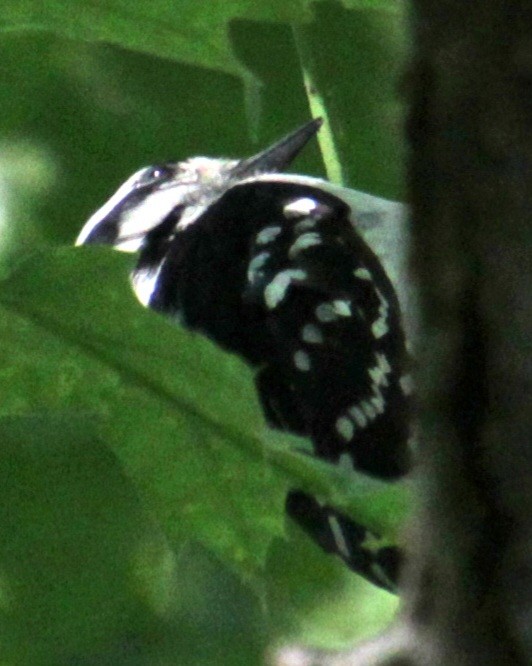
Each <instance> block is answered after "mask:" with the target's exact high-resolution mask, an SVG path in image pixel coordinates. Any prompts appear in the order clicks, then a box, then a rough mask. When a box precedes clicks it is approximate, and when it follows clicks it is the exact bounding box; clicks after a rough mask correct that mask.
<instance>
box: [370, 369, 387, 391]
mask: <svg viewBox="0 0 532 666" xmlns="http://www.w3.org/2000/svg"><path fill="white" fill-rule="evenodd" d="M368 374H369V376H370V377H371V379H372V381H373V383H374V384H375V386H388V385H389V384H390V382H389V381H388V378H387V377H386V372H385V371H384V370H383V369H382V367H381V366H380V364H378V365H375V366H374V367H373V368H370V369H369V370H368Z"/></svg>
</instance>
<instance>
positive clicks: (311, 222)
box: [294, 217, 318, 234]
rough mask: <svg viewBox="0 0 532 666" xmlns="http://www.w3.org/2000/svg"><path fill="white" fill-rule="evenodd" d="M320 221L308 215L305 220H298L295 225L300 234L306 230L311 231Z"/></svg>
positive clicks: (295, 229)
mask: <svg viewBox="0 0 532 666" xmlns="http://www.w3.org/2000/svg"><path fill="white" fill-rule="evenodd" d="M317 223H318V221H317V220H316V219H315V218H313V217H306V218H305V219H304V220H301V222H298V223H297V224H296V225H295V226H294V231H295V232H296V233H297V234H300V233H302V232H304V231H310V229H314V227H315V226H316V224H317Z"/></svg>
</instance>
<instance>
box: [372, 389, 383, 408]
mask: <svg viewBox="0 0 532 666" xmlns="http://www.w3.org/2000/svg"><path fill="white" fill-rule="evenodd" d="M376 391H377V395H374V396H373V397H372V398H371V400H370V402H371V404H372V405H373V406H374V407H375V409H376V410H377V414H384V406H385V403H384V398H383V395H382V393H381V391H380V389H376Z"/></svg>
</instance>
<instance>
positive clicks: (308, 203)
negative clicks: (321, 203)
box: [283, 197, 318, 219]
mask: <svg viewBox="0 0 532 666" xmlns="http://www.w3.org/2000/svg"><path fill="white" fill-rule="evenodd" d="M317 205H318V204H317V203H316V201H314V199H311V198H310V197H302V198H301V199H294V200H293V201H291V202H290V203H289V204H286V206H285V207H284V208H283V213H284V214H285V217H287V218H289V219H290V218H295V217H303V216H305V217H307V216H308V215H310V214H311V213H312V212H313V211H314V209H315V208H316V207H317Z"/></svg>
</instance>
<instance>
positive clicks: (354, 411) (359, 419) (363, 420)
mask: <svg viewBox="0 0 532 666" xmlns="http://www.w3.org/2000/svg"><path fill="white" fill-rule="evenodd" d="M347 411H348V413H349V415H350V416H352V417H353V418H354V419H355V423H356V424H357V426H359V427H360V428H365V427H366V426H367V425H368V419H367V416H366V415H365V414H364V412H363V411H362V410H361V409H360V407H357V406H356V405H353V406H352V407H350V408H349V409H348V410H347Z"/></svg>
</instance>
